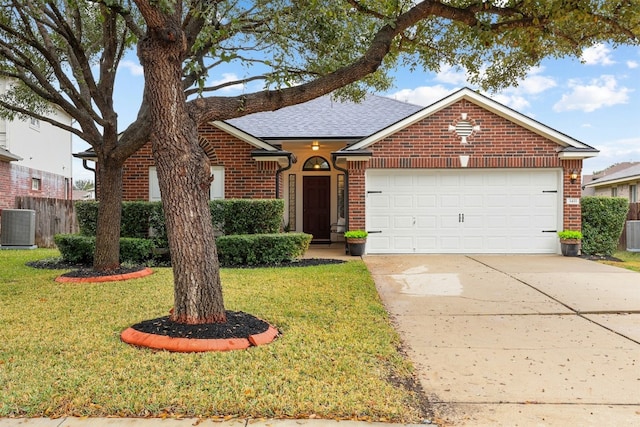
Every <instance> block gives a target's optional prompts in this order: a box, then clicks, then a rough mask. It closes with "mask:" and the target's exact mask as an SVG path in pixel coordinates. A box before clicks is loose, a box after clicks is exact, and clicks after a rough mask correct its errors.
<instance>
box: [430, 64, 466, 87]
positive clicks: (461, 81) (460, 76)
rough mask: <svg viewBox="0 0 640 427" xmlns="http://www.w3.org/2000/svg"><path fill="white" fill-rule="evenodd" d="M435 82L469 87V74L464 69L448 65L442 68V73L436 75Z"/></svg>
mask: <svg viewBox="0 0 640 427" xmlns="http://www.w3.org/2000/svg"><path fill="white" fill-rule="evenodd" d="M435 80H436V81H438V82H440V83H447V84H450V85H456V86H469V80H468V79H467V72H466V71H465V70H464V69H463V68H459V67H452V66H451V65H446V64H443V65H441V66H440V71H438V74H436V78H435Z"/></svg>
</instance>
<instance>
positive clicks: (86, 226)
mask: <svg viewBox="0 0 640 427" xmlns="http://www.w3.org/2000/svg"><path fill="white" fill-rule="evenodd" d="M209 210H210V212H211V220H212V222H213V225H214V228H215V229H216V230H217V231H218V232H220V233H221V234H225V235H229V234H273V233H277V232H279V231H280V227H281V226H282V222H283V218H284V200H282V199H222V200H212V201H210V202H209ZM76 215H77V217H78V224H79V226H80V234H82V235H85V236H95V235H96V226H97V221H98V202H96V201H80V202H76ZM150 230H152V231H150ZM120 236H121V237H137V238H153V239H154V240H155V241H156V244H157V245H158V246H165V247H166V246H167V244H166V230H165V222H164V213H163V211H162V203H161V202H142V201H139V202H123V203H122V224H121V231H120Z"/></svg>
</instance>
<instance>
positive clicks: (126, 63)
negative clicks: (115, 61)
mask: <svg viewBox="0 0 640 427" xmlns="http://www.w3.org/2000/svg"><path fill="white" fill-rule="evenodd" d="M120 66H121V67H123V68H126V69H128V70H129V72H130V73H131V75H133V76H142V75H144V69H143V68H142V65H140V64H138V63H137V62H133V61H130V60H128V59H125V60H123V61H120Z"/></svg>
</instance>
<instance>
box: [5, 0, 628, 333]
mask: <svg viewBox="0 0 640 427" xmlns="http://www.w3.org/2000/svg"><path fill="white" fill-rule="evenodd" d="M56 4H57V7H56V6H55V5H56ZM80 9H82V13H73V12H74V10H80ZM87 10H89V11H91V13H96V11H98V10H99V11H100V12H101V15H100V21H99V22H101V23H102V25H103V29H102V32H99V33H100V37H102V45H100V46H98V45H91V49H93V50H92V51H90V53H91V52H96V53H97V52H100V54H101V55H105V53H107V52H108V51H109V49H111V50H113V49H116V50H118V49H119V50H118V52H120V51H121V49H122V48H124V47H125V46H126V41H127V40H135V41H136V43H137V49H138V56H139V59H140V62H141V64H142V65H143V67H144V75H145V87H144V95H143V100H142V104H141V108H140V114H139V115H138V118H137V120H136V121H135V122H134V123H133V124H131V125H130V126H129V127H128V128H127V129H126V130H125V131H124V132H123V133H122V135H121V136H120V138H119V139H118V138H116V137H115V136H116V135H117V133H115V132H113V136H111V137H109V138H107V137H106V136H105V135H106V133H107V130H109V131H110V132H111V130H112V129H111V127H115V125H114V123H116V122H112V121H109V120H105V117H103V116H108V117H107V118H108V119H111V118H114V119H115V117H113V116H115V112H113V111H112V110H113V107H112V103H111V99H110V98H104V99H103V98H102V97H97V98H93V96H94V94H96V93H97V91H96V89H97V87H99V86H100V84H102V83H103V82H102V81H101V80H100V79H98V81H97V83H91V84H88V86H87V87H86V88H85V89H84V90H80V91H79V94H78V95H79V96H78V95H75V97H74V94H73V93H66V96H64V95H61V96H55V97H54V96H49V95H48V94H49V92H48V91H45V92H43V91H41V90H37V89H39V88H40V85H42V84H43V82H47V84H52V85H53V86H56V85H58V86H60V87H64V86H65V82H66V81H68V80H70V81H72V82H73V83H74V84H75V85H80V86H81V87H82V85H84V84H87V83H86V82H87V80H89V81H91V76H92V75H93V74H92V73H91V72H89V71H90V70H85V69H84V67H83V66H82V64H84V62H83V61H85V60H86V58H87V57H89V56H90V55H87V54H86V53H85V54H84V55H80V54H79V53H78V52H77V49H83V48H85V49H86V47H88V45H86V44H84V43H78V42H76V43H70V42H68V40H69V39H73V37H69V35H70V34H75V33H76V30H77V29H78V28H79V27H81V26H82V25H81V21H82V18H83V17H85V16H87V15H86V14H85V12H86V11H87ZM3 14H4V15H6V16H8V17H10V18H12V19H13V18H14V17H17V19H18V22H19V23H20V25H21V26H25V27H27V28H32V27H33V28H38V29H39V28H40V27H42V26H43V24H42V22H44V21H45V18H44V17H46V20H59V21H61V22H62V23H63V24H64V25H60V26H58V25H56V26H51V25H49V24H47V25H45V26H44V28H43V29H42V30H39V36H38V39H43V40H45V41H44V42H42V43H41V47H38V46H36V47H33V46H31V45H29V43H27V42H26V41H23V42H22V43H24V44H25V45H27V51H28V52H29V53H28V54H27V55H26V56H24V57H23V56H22V55H20V56H16V57H15V58H13V57H12V54H11V52H10V51H11V47H10V44H9V45H5V46H4V47H3V49H2V52H3V53H2V57H3V58H4V59H5V60H6V58H10V59H11V60H12V61H13V63H16V62H19V63H20V66H19V67H18V68H19V69H21V70H29V69H30V68H31V67H33V66H35V64H36V63H37V64H38V65H40V63H44V64H50V63H51V61H50V59H49V58H48V57H49V56H51V55H52V54H53V52H57V50H58V48H57V43H61V44H62V45H64V48H63V49H61V50H62V51H63V52H73V55H71V54H69V53H65V56H66V55H69V57H70V59H69V60H68V61H66V62H65V63H64V64H65V66H64V67H50V65H46V66H47V67H50V68H49V71H50V72H48V73H47V74H46V75H45V76H44V77H43V82H40V81H38V83H37V84H30V83H31V82H32V77H31V75H30V74H29V78H27V79H23V78H21V75H20V73H15V75H10V74H5V75H10V76H12V77H16V78H18V79H19V80H21V81H23V82H24V83H25V85H27V86H28V87H29V89H30V90H31V93H32V94H35V95H36V98H38V99H40V98H42V99H45V100H47V101H49V102H52V103H54V104H57V105H60V106H61V107H62V108H63V109H65V110H66V111H70V110H71V111H76V110H82V111H84V112H85V113H86V115H87V117H86V119H85V120H86V121H88V120H91V119H92V120H93V121H94V122H95V123H99V125H100V126H102V130H103V134H102V135H101V137H102V140H101V141H100V142H95V140H94V139H91V140H90V139H88V138H85V136H83V135H81V137H83V138H84V139H85V140H88V141H89V142H90V143H92V142H91V141H92V140H93V141H94V142H93V143H92V145H94V144H96V145H98V144H99V148H100V150H102V157H100V156H99V161H100V162H105V161H107V162H108V161H114V162H120V164H121V162H122V161H123V158H126V156H127V155H129V154H131V153H132V152H133V151H135V149H136V148H138V147H139V146H140V144H143V143H145V142H146V141H147V140H148V141H151V143H152V148H153V153H154V158H155V161H156V166H157V170H158V178H159V183H160V191H161V194H162V200H163V207H164V211H165V217H166V223H167V231H168V237H169V248H170V251H171V254H172V263H173V269H174V284H175V293H174V294H175V301H174V302H175V310H174V314H173V320H175V321H178V322H182V323H207V322H221V321H224V320H225V310H224V304H223V299H222V291H221V286H220V278H219V274H218V270H219V268H218V263H217V256H216V248H215V241H214V236H213V229H212V226H211V221H210V218H209V210H208V207H207V192H206V189H207V188H209V184H210V180H211V177H210V173H209V165H208V160H207V158H206V156H205V154H204V153H203V152H202V150H201V149H200V148H199V146H198V137H197V127H198V125H200V124H202V123H205V122H207V121H210V120H225V119H230V118H234V117H239V116H242V115H246V114H250V113H254V112H259V111H268V110H274V109H278V108H282V107H285V106H288V105H293V104H296V103H301V102H305V101H308V100H310V99H313V98H316V97H318V96H321V95H324V94H327V93H332V92H333V93H336V94H337V95H338V96H349V97H352V98H357V97H358V96H360V95H362V93H363V91H364V90H366V89H367V88H371V87H373V88H374V89H385V88H387V87H388V86H389V83H390V80H389V79H388V78H387V72H388V70H389V69H391V68H392V67H393V66H394V65H395V64H398V63H400V64H402V65H404V66H410V67H412V68H413V69H415V70H423V69H428V70H438V69H439V67H441V66H443V65H445V64H446V65H453V66H458V67H462V68H463V69H465V70H466V71H467V72H468V74H469V76H470V80H471V82H473V83H475V84H477V85H479V86H480V87H483V88H486V89H499V88H502V87H506V86H509V85H512V84H515V83H517V81H518V79H519V78H521V77H523V76H524V75H525V74H526V73H527V71H528V70H529V69H530V68H531V67H532V66H535V65H538V64H539V63H540V61H541V60H542V59H544V58H546V57H561V56H567V55H572V56H576V57H578V56H579V55H580V54H581V53H582V50H583V49H584V48H585V47H587V46H591V45H593V44H595V43H599V42H607V43H611V44H613V45H616V44H623V43H624V44H637V43H638V34H639V33H640V0H631V1H609V0H607V1H605V0H572V1H537V0H494V1H491V0H475V1H474V0H448V1H447V0H441V1H429V0H424V1H421V2H416V1H410V0H407V1H398V0H312V1H297V0H275V1H266V0H254V1H238V0H224V1H223V0H219V1H216V0H191V1H187V0H184V1H179V0H132V1H126V0H95V2H89V1H86V0H85V1H83V0H76V1H57V2H49V1H43V2H38V1H37V0H30V1H9V2H6V6H5V10H4V11H3ZM116 16H117V17H119V18H116ZM7 19H9V18H7ZM3 22H4V21H3ZM110 22H112V24H111V26H110V27H111V28H112V29H111V30H110V31H107V29H108V28H109V25H108V24H109V23H110ZM14 25H15V23H12V21H10V20H7V21H6V23H5V24H4V25H3V26H0V38H2V39H3V40H5V38H6V37H7V35H6V34H8V33H9V32H10V31H12V30H13V32H14V33H15V34H11V37H12V38H19V37H20V36H21V34H24V33H25V31H24V30H23V29H20V30H19V31H15V30H14ZM84 25H87V26H88V25H89V24H87V23H85V24H84ZM104 27H106V28H104ZM125 28H126V29H127V30H128V31H129V33H127V31H124V30H125ZM117 29H122V30H123V31H124V32H123V33H122V34H127V36H126V37H124V38H122V39H121V40H120V41H118V42H116V41H114V40H113V39H114V38H117V37H118V34H119V33H118V32H117V31H116V30H117ZM47 31H53V32H54V33H55V37H49V38H50V39H52V40H53V41H52V42H46V40H47V38H48V37H47V36H46V33H47ZM128 35H131V37H128ZM65 43H66V44H65ZM34 50H37V51H38V52H37V55H39V56H37V58H38V59H37V61H35V60H34V59H32V52H33V51H34ZM33 55H36V53H33ZM14 56H15V54H14ZM119 57H120V56H119V55H115V54H114V55H112V56H111V58H119ZM107 58H108V57H107ZM227 64H237V65H239V66H240V68H241V69H243V70H246V75H242V76H240V78H239V79H238V81H234V82H228V83H225V84H222V85H218V86H215V87H209V86H207V82H208V81H209V79H211V78H212V77H214V76H215V75H216V74H215V73H216V72H217V71H216V70H218V69H220V68H222V67H223V66H225V65H227ZM115 65H117V61H114V60H112V61H111V63H110V64H106V65H105V64H103V63H102V59H101V62H100V70H102V69H103V68H104V69H105V71H104V77H106V78H107V79H109V78H110V77H111V74H109V73H110V72H114V71H115V70H114V66H115ZM52 81H53V82H54V83H52ZM109 81H110V82H111V84H112V83H113V80H112V79H111V80H107V83H108V82H109ZM254 81H262V82H263V83H264V85H263V90H260V91H257V92H252V93H246V94H244V95H242V96H235V97H223V96H219V95H218V93H219V92H216V91H217V90H219V89H221V88H223V87H225V86H227V85H231V84H246V83H249V82H254ZM79 82H81V83H79ZM76 98H77V100H76ZM6 99H7V98H5V101H4V104H3V105H4V106H5V107H6V108H12V105H10V104H11V103H10V102H8V101H7V100H6ZM98 102H99V103H100V104H98ZM93 103H95V104H96V105H98V108H101V110H100V111H101V114H102V115H96V114H93V113H90V112H91V111H93V110H92V109H91V107H93ZM67 108H69V109H67ZM105 111H109V114H106V113H105ZM22 113H25V114H32V112H31V111H30V110H29V109H28V108H27V109H25V110H23V111H22ZM72 115H73V114H72ZM74 117H75V116H74ZM79 124H80V127H81V128H82V129H84V125H83V124H82V123H79ZM87 126H88V124H87ZM114 131H115V129H114ZM96 139H97V138H96ZM104 166H105V165H101V167H104ZM99 179H100V185H101V186H102V187H101V189H102V190H103V191H104V188H105V185H109V186H111V185H114V187H109V188H115V186H116V185H120V182H121V176H119V175H117V174H115V173H114V174H113V175H105V174H104V172H103V173H101V175H100V177H99ZM101 194H102V191H101Z"/></svg>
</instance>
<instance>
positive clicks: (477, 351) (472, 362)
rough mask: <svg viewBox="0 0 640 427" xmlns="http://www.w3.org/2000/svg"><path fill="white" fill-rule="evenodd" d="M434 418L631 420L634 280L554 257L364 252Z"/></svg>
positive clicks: (634, 413)
mask: <svg viewBox="0 0 640 427" xmlns="http://www.w3.org/2000/svg"><path fill="white" fill-rule="evenodd" d="M365 262H366V264H367V266H368V267H369V270H370V271H371V273H372V275H373V277H374V280H375V282H376V286H377V288H378V291H379V293H380V295H381V297H382V299H383V302H384V304H385V306H386V307H387V309H388V311H389V312H390V314H391V316H392V319H393V320H394V322H395V325H396V327H397V329H398V330H399V332H400V334H401V336H402V338H403V340H404V342H405V343H406V345H407V348H408V354H409V357H410V358H411V359H412V360H413V361H414V362H415V363H416V365H417V368H418V370H419V375H420V381H421V384H422V386H423V388H424V390H425V391H426V392H427V394H428V395H429V398H430V401H431V403H432V405H433V406H434V408H435V411H436V415H437V417H436V418H437V419H440V420H443V421H445V422H447V423H452V424H455V425H470V426H485V425H486V426H496V425H509V426H515V425H520V426H530V425H536V426H538V425H553V426H564V425H579V426H587V425H598V426H604V425H620V426H622V425H625V426H626V425H640V274H638V273H634V272H631V271H627V270H623V269H619V268H615V267H609V266H605V265H601V264H598V263H595V262H591V261H586V260H582V259H579V258H566V257H562V256H491V255H482V256H480V255H478V256H462V255H451V256H443V255H422V256H421V255H402V256H366V257H365Z"/></svg>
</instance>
